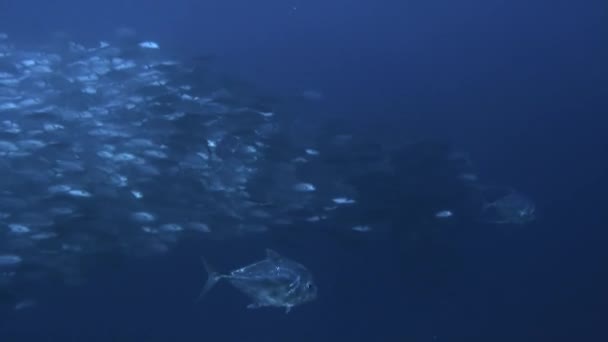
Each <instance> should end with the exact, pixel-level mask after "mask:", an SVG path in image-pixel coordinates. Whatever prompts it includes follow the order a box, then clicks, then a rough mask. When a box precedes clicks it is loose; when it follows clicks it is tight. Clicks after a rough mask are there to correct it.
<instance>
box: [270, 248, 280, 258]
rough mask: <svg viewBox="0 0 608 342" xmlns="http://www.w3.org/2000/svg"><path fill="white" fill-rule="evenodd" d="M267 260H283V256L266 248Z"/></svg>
mask: <svg viewBox="0 0 608 342" xmlns="http://www.w3.org/2000/svg"><path fill="white" fill-rule="evenodd" d="M266 258H268V259H270V260H279V259H281V255H280V254H279V253H277V252H275V251H273V250H272V249H270V248H266Z"/></svg>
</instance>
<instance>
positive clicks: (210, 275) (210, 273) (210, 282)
mask: <svg viewBox="0 0 608 342" xmlns="http://www.w3.org/2000/svg"><path fill="white" fill-rule="evenodd" d="M201 261H202V262H203V266H204V267H205V271H207V282H206V283H205V286H204V287H203V289H202V290H201V293H200V294H199V295H198V298H197V299H196V301H197V302H198V301H200V300H202V299H203V297H205V295H206V294H207V293H208V292H209V291H211V289H212V288H213V286H215V284H217V282H218V281H220V280H221V279H222V278H223V277H224V276H223V275H221V274H219V273H218V272H216V271H215V269H214V268H213V267H212V266H211V265H210V264H209V263H208V262H207V260H205V258H201Z"/></svg>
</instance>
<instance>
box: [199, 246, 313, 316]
mask: <svg viewBox="0 0 608 342" xmlns="http://www.w3.org/2000/svg"><path fill="white" fill-rule="evenodd" d="M203 264H204V265H205V269H206V270H207V273H208V274H209V276H208V279H207V283H206V284H205V287H204V288H203V290H202V291H201V294H200V296H199V300H200V299H202V298H203V297H204V296H205V295H206V294H207V293H208V292H209V291H210V290H211V289H212V288H213V286H215V284H217V283H218V282H219V281H220V280H222V279H226V280H228V281H229V282H230V284H232V286H234V287H236V288H237V289H238V290H239V291H241V292H243V293H244V294H245V295H247V296H248V297H249V298H251V300H253V302H252V303H251V304H249V305H248V306H247V308H249V309H255V308H260V307H266V306H269V307H284V308H285V313H289V311H290V310H291V308H292V307H294V306H297V305H300V304H303V303H307V302H310V301H313V300H314V299H316V298H317V286H316V284H315V282H314V280H313V277H312V274H311V273H310V272H309V271H308V269H307V268H306V267H304V266H303V265H301V264H300V263H297V262H295V261H293V260H290V259H287V258H284V257H282V256H281V255H279V254H278V253H277V252H275V251H273V250H270V249H267V250H266V258H265V259H263V260H261V261H258V262H256V263H253V264H251V265H248V266H245V267H242V268H239V269H236V270H234V271H231V272H230V273H228V274H220V273H217V272H216V271H215V270H213V268H212V267H211V266H210V265H209V264H208V263H207V262H206V261H205V260H204V259H203Z"/></svg>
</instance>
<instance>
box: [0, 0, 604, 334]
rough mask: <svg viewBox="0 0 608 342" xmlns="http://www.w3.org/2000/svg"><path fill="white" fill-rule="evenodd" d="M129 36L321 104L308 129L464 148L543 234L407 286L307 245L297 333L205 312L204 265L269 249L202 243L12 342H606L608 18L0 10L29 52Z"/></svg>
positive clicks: (589, 10) (218, 302)
mask: <svg viewBox="0 0 608 342" xmlns="http://www.w3.org/2000/svg"><path fill="white" fill-rule="evenodd" d="M294 8H295V9H294ZM119 26H128V27H133V28H135V29H136V30H137V31H138V32H139V33H140V35H142V36H145V37H149V38H151V39H154V40H157V41H159V42H160V43H161V45H162V46H163V48H165V49H166V50H173V51H177V52H179V53H180V54H183V55H185V56H195V55H199V54H206V53H214V54H217V55H218V56H219V57H220V58H219V63H221V64H222V65H223V66H224V67H225V68H226V69H227V70H230V71H231V72H232V73H234V74H237V75H240V76H242V77H244V78H246V79H249V80H252V81H254V82H255V83H257V84H259V85H260V86H262V87H265V88H267V89H271V90H272V91H274V92H277V93H281V94H298V93H300V92H302V91H304V90H310V89H314V90H319V91H321V92H322V93H323V94H324V100H323V102H322V103H321V105H320V107H319V108H318V110H316V111H314V112H310V113H309V114H307V115H310V119H311V120H313V119H318V118H328V117H340V118H347V119H348V120H349V121H351V122H353V126H354V127H355V129H357V130H358V131H360V132H361V133H362V134H367V135H369V136H372V137H373V136H377V137H378V139H379V140H382V139H394V140H401V142H408V141H410V139H411V140H413V139H417V138H421V137H422V138H445V139H449V140H451V141H452V142H453V143H454V144H455V145H456V146H458V147H460V148H462V149H463V150H467V151H470V152H471V156H472V158H473V159H474V161H475V163H476V165H477V167H478V168H479V170H480V174H481V176H482V177H483V179H484V180H486V181H492V182H496V183H504V184H510V185H513V186H514V187H516V188H518V189H520V190H522V191H524V192H525V193H527V194H529V195H530V196H531V197H532V198H534V199H535V200H536V201H537V203H538V205H539V208H540V210H541V213H542V216H541V217H540V220H539V222H537V223H535V224H533V225H532V226H530V227H529V228H528V229H526V230H523V231H522V230H520V231H516V232H505V231H504V230H501V229H500V228H499V229H496V227H487V230H488V231H487V232H484V234H479V235H478V236H477V237H474V238H473V237H471V238H470V239H468V240H467V241H465V242H462V243H460V244H459V247H458V251H457V255H459V258H458V261H457V262H455V263H454V265H452V266H451V267H450V268H448V269H446V270H443V269H442V271H441V272H442V273H441V274H436V273H435V274H434V273H433V272H432V271H429V270H433V268H434V267H435V265H433V264H432V263H431V262H426V263H425V261H424V260H421V261H420V264H419V265H418V266H417V267H418V268H419V269H415V270H407V271H406V272H405V273H404V272H402V271H403V270H399V269H398V268H399V267H400V264H399V263H398V262H396V261H395V255H394V254H395V253H396V252H395V251H393V250H391V249H390V248H385V247H386V245H385V242H383V241H378V240H373V241H370V242H369V243H368V244H362V245H361V246H359V247H357V248H358V249H356V250H353V249H351V248H343V247H341V245H340V244H339V243H336V242H334V241H331V240H325V239H322V238H319V239H316V240H310V241H304V242H303V243H302V244H301V245H300V246H302V247H297V248H294V249H292V250H290V251H288V252H290V254H291V255H290V256H293V257H294V258H297V259H299V260H301V261H302V262H303V263H305V264H307V265H308V266H309V267H310V268H311V269H312V270H313V271H315V272H316V273H318V278H319V282H320V283H321V284H323V285H322V293H323V296H322V297H321V299H320V300H319V301H317V302H315V303H314V304H310V305H307V306H303V307H302V308H299V310H295V311H294V312H293V313H291V314H289V315H287V316H285V315H282V314H279V313H277V312H274V311H260V312H251V311H248V310H244V309H243V307H244V305H245V304H246V303H245V302H243V299H242V298H241V297H239V296H238V295H237V294H236V293H235V292H233V291H231V289H229V288H218V289H216V290H214V291H216V292H215V296H214V297H213V298H212V299H210V300H209V303H208V304H207V305H208V308H207V307H206V306H201V305H194V304H192V305H190V301H191V298H192V297H195V296H196V293H197V291H198V289H199V288H200V284H202V282H203V281H204V274H203V272H202V270H201V271H200V274H199V273H196V272H197V270H199V269H200V265H199V264H198V261H197V259H195V258H192V254H191V253H190V252H191V251H193V250H195V249H197V248H202V249H205V250H208V251H209V252H210V254H212V255H214V256H215V257H216V258H220V256H221V257H222V258H221V259H222V261H221V264H223V263H225V265H220V266H223V267H225V268H230V267H233V266H234V265H238V264H241V263H246V262H248V261H250V260H251V259H252V258H256V257H260V253H261V249H260V247H261V246H267V245H268V244H271V243H272V242H268V241H263V240H259V239H256V240H253V241H251V240H250V241H248V240H238V241H228V242H222V243H217V242H213V243H212V242H204V241H201V242H199V243H200V244H202V245H203V246H202V247H201V246H199V245H197V244H196V243H195V242H193V243H192V244H193V245H192V246H186V247H184V249H183V250H182V252H178V253H177V254H175V255H172V256H170V257H163V258H159V259H158V260H153V261H147V262H142V263H141V264H137V265H129V268H128V269H126V270H125V269H121V270H118V271H115V270H107V271H105V270H100V272H99V273H98V274H96V275H94V276H93V279H95V280H96V281H95V282H94V284H92V285H88V286H86V287H84V288H82V289H78V290H76V291H75V292H74V291H70V292H66V291H65V290H61V289H48V290H46V291H44V292H45V293H46V298H44V300H45V301H42V302H44V305H40V306H39V307H38V308H37V309H36V310H31V311H29V312H24V313H23V314H21V315H19V316H18V317H12V316H9V317H8V318H6V319H5V318H3V319H4V320H5V321H4V322H2V323H0V328H1V329H2V330H0V340H2V341H4V340H5V337H3V336H2V335H4V336H6V340H7V341H13V340H15V341H17V340H18V337H19V336H25V335H27V336H31V337H32V339H31V340H36V339H34V338H33V337H34V336H35V334H37V333H39V334H40V335H42V336H46V337H47V338H49V340H53V339H51V338H52V337H53V336H60V337H61V338H58V339H57V340H62V341H66V340H70V339H69V338H70V336H71V338H72V340H75V341H78V340H82V341H83V340H84V339H83V336H97V337H98V340H99V341H107V340H109V339H108V337H111V336H125V334H131V336H142V335H144V336H148V337H149V338H150V339H153V338H156V339H157V340H160V341H163V340H169V337H175V336H181V337H183V339H180V340H184V341H186V340H187V341H190V340H192V341H195V340H197V341H200V340H207V341H224V340H225V341H300V340H301V341H329V340H351V341H371V340H378V341H380V340H384V341H405V340H412V341H433V340H434V336H436V340H438V341H561V340H563V341H573V340H579V339H583V338H591V340H594V341H604V340H608V337H607V336H606V333H605V332H604V330H605V329H603V324H604V323H605V318H606V317H607V316H606V310H605V307H606V305H608V300H607V298H606V294H605V289H606V288H607V287H606V286H607V285H608V281H607V280H606V269H607V265H608V264H607V262H608V257H607V253H606V251H605V249H606V247H605V246H607V245H608V234H607V233H606V227H607V225H606V220H607V219H608V210H606V194H607V193H608V192H607V191H606V190H607V189H608V187H607V186H606V185H607V184H606V183H607V181H606V175H607V174H608V172H607V171H608V160H607V156H608V153H607V152H608V138H607V137H606V130H607V129H608V120H607V119H606V118H605V115H606V114H608V110H607V109H608V63H607V62H606V61H608V29H607V27H608V2H606V1H578V2H576V1H561V0H556V1H539V0H531V1H498V0H488V1H481V0H464V1H447V0H431V1H407V0H406V1H392V0H385V1H363V0H350V1H347V0H333V1H321V0H311V1H302V0H292V1H287V0H282V1H277V0H269V1H244V0H225V1H219V0H213V1H195V0H190V1H187V0H174V1H147V0H146V1H144V0H137V1H133V0H131V1H129V0H124V1H117V0H113V1H103V2H102V1H98V2H91V1H81V0H71V1H67V0H62V1H33V0H2V1H0V31H6V32H7V33H9V34H10V35H11V37H12V38H13V39H15V40H18V41H22V42H31V43H36V42H39V41H44V39H46V38H47V37H48V33H49V32H52V31H55V30H64V31H67V32H70V33H71V34H72V35H73V36H74V37H75V39H76V40H80V41H97V40H99V39H101V38H105V37H109V36H111V32H112V30H113V29H114V28H116V27H119ZM380 137H382V138H380ZM462 229H464V227H462ZM387 245H388V244H387ZM277 248H280V247H277ZM235 250H237V251H238V253H237V252H234V251H235ZM176 266H177V267H176ZM425 270H427V271H426V272H425ZM133 272H137V273H141V275H138V276H136V277H134V276H133V275H132V274H133ZM437 272H439V271H437ZM40 286H41V287H44V286H43V285H40ZM205 337H207V339H205ZM408 338H409V339H408ZM87 340H90V339H87ZM133 340H134V339H133Z"/></svg>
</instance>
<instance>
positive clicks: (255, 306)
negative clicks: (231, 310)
mask: <svg viewBox="0 0 608 342" xmlns="http://www.w3.org/2000/svg"><path fill="white" fill-rule="evenodd" d="M262 306H263V305H262V304H260V303H251V304H249V305H247V309H259V308H261V307H262Z"/></svg>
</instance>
